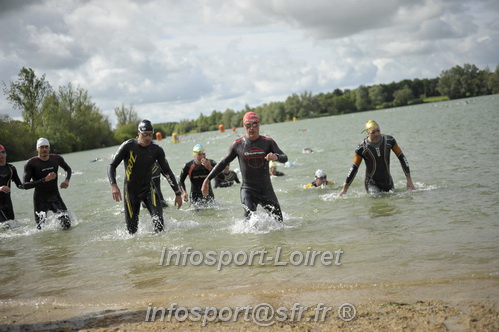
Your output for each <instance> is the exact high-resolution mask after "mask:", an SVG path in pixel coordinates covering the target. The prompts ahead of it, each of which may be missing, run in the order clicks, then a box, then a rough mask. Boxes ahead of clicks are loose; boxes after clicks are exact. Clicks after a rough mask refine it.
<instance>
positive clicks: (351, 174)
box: [345, 154, 362, 186]
mask: <svg viewBox="0 0 499 332" xmlns="http://www.w3.org/2000/svg"><path fill="white" fill-rule="evenodd" d="M361 163H362V157H360V156H359V155H358V154H355V156H354V157H353V164H352V167H351V168H350V171H348V175H347V179H346V180H345V183H346V184H347V185H348V186H350V184H351V183H352V181H353V180H354V179H355V176H356V175H357V171H358V170H359V166H360V164H361Z"/></svg>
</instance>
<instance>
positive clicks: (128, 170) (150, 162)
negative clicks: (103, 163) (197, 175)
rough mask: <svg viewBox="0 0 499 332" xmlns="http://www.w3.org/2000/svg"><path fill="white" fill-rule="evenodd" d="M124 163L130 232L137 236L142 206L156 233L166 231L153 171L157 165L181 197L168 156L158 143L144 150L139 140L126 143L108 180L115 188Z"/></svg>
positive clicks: (109, 172)
mask: <svg viewBox="0 0 499 332" xmlns="http://www.w3.org/2000/svg"><path fill="white" fill-rule="evenodd" d="M122 161H124V166H125V179H124V186H123V191H124V205H125V220H126V224H127V229H128V231H129V232H130V233H131V234H133V233H135V232H137V229H138V222H139V213H140V203H141V202H144V204H145V206H146V208H147V210H148V211H149V213H150V214H151V216H152V217H153V222H154V228H155V231H156V232H160V231H162V230H163V229H164V221H163V207H162V204H161V198H160V197H159V194H158V189H157V187H156V184H155V183H154V181H152V169H153V166H154V163H155V162H156V161H157V162H158V163H159V166H160V168H161V173H162V174H163V176H165V177H166V179H167V180H168V183H169V184H170V186H171V187H172V189H173V191H174V192H175V193H176V194H177V195H180V192H179V189H178V184H177V180H176V179H175V175H173V172H172V171H171V169H170V166H169V165H168V161H167V160H166V158H165V152H164V151H163V149H162V148H161V147H160V146H158V145H156V144H155V143H151V144H149V145H148V146H141V145H140V144H139V142H138V139H136V138H133V139H129V140H128V141H126V142H123V144H121V146H120V147H119V148H118V151H117V152H116V153H115V154H114V156H113V159H112V161H111V164H110V165H109V168H108V178H109V182H110V183H111V184H115V183H116V168H117V167H118V165H119V164H120V163H121V162H122Z"/></svg>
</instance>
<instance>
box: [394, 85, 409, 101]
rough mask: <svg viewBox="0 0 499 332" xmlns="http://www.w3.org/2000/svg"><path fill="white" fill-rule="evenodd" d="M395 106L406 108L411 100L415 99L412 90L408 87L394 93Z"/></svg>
mask: <svg viewBox="0 0 499 332" xmlns="http://www.w3.org/2000/svg"><path fill="white" fill-rule="evenodd" d="M393 98H394V100H393V105H394V106H405V105H407V104H408V103H409V101H410V100H412V99H414V94H413V93H412V90H411V89H410V88H409V87H408V86H407V85H406V86H405V87H404V88H403V89H400V90H397V91H395V92H394V93H393Z"/></svg>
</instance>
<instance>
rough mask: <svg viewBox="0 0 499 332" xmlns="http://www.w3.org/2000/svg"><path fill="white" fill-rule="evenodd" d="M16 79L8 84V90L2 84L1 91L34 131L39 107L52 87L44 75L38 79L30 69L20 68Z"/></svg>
mask: <svg viewBox="0 0 499 332" xmlns="http://www.w3.org/2000/svg"><path fill="white" fill-rule="evenodd" d="M18 78H19V80H18V81H17V82H10V88H7V85H6V84H5V82H3V86H4V88H3V91H4V94H5V95H6V96H7V100H9V101H10V102H11V103H12V106H13V107H14V108H15V109H19V110H21V111H22V116H23V119H24V121H26V122H28V123H29V125H30V128H31V131H34V130H35V128H36V121H37V118H38V115H39V111H40V106H41V104H42V103H43V99H44V98H45V97H46V96H47V95H49V94H50V93H51V92H52V87H51V86H50V84H49V82H47V81H45V74H43V76H42V77H41V78H40V79H39V78H37V77H36V75H35V72H34V70H33V69H31V68H26V67H22V68H21V71H20V72H19V76H18Z"/></svg>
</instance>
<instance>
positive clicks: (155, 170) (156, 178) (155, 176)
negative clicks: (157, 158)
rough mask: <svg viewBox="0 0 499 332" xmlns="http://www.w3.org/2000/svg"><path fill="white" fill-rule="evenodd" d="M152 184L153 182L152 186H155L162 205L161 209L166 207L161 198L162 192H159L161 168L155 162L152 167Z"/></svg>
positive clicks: (166, 204)
mask: <svg viewBox="0 0 499 332" xmlns="http://www.w3.org/2000/svg"><path fill="white" fill-rule="evenodd" d="M152 182H154V184H155V185H156V189H157V190H158V195H159V199H160V200H161V204H162V205H163V207H168V203H166V201H165V199H164V197H163V192H162V191H161V167H160V166H159V163H158V162H155V163H154V165H153V167H152ZM144 207H145V205H144Z"/></svg>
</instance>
